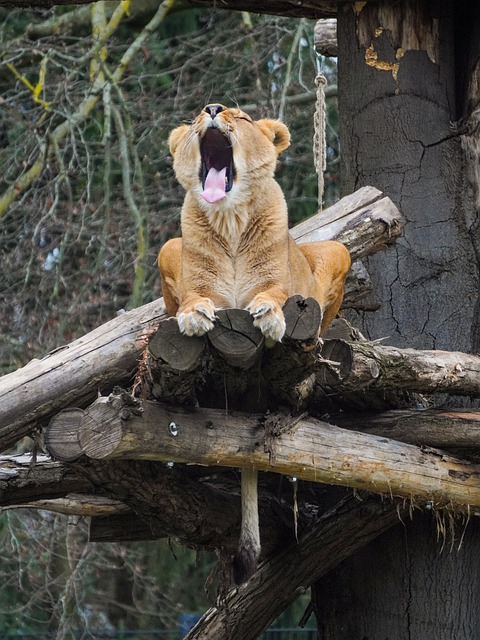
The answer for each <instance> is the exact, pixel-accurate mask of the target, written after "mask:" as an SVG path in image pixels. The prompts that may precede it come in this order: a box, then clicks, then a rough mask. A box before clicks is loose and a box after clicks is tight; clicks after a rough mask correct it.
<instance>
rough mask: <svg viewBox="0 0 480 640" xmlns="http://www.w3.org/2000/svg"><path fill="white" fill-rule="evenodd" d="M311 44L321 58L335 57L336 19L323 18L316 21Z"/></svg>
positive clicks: (336, 46)
mask: <svg viewBox="0 0 480 640" xmlns="http://www.w3.org/2000/svg"><path fill="white" fill-rule="evenodd" d="M313 44H314V46H315V49H316V50H317V51H318V53H321V54H322V55H323V56H328V57H334V58H336V57H337V54H338V43H337V19H336V18H323V19H320V20H317V22H316V23H315V27H314V28H313Z"/></svg>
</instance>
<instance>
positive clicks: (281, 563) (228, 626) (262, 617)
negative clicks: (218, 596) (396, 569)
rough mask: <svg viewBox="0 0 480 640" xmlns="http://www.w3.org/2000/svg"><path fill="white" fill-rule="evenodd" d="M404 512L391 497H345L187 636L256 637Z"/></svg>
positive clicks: (198, 639) (217, 639)
mask: <svg viewBox="0 0 480 640" xmlns="http://www.w3.org/2000/svg"><path fill="white" fill-rule="evenodd" d="M404 515H405V508H404V507H402V506H401V505H395V504H393V503H391V502H388V503H386V504H382V503H380V502H379V501H378V500H374V499H372V498H370V499H365V500H364V501H359V500H356V499H355V498H352V497H350V498H348V499H346V500H343V501H341V502H340V503H339V504H338V505H337V506H336V507H334V508H332V509H331V510H330V511H328V512H327V513H325V514H324V515H322V516H321V517H320V518H319V519H318V521H317V522H316V523H315V525H314V526H312V528H311V529H310V530H309V531H308V532H306V533H305V535H304V536H302V537H301V538H300V540H299V541H298V543H296V544H294V545H292V546H291V547H289V548H287V549H285V550H284V551H282V552H280V553H278V554H276V555H275V556H274V557H272V559H271V560H268V561H267V562H265V563H263V564H262V565H260V567H259V568H258V570H257V571H256V573H255V574H254V575H253V576H252V578H251V579H250V580H249V581H248V582H247V583H246V584H245V585H243V586H242V587H241V588H239V589H233V590H232V591H230V592H229V593H228V594H227V596H226V597H225V599H224V600H222V603H221V604H220V605H218V606H215V607H212V608H211V609H210V610H209V611H207V613H206V614H205V615H204V616H203V617H202V618H201V620H200V621H199V622H198V623H197V624H196V625H195V627H194V628H193V629H192V630H191V631H190V632H189V633H188V634H187V636H186V637H185V640H238V639H239V638H241V639H242V640H255V638H258V637H259V636H260V635H261V633H262V632H263V631H264V630H265V629H266V628H267V627H268V626H270V624H271V623H272V621H273V620H275V618H277V616H278V615H279V614H280V613H282V611H284V610H285V608H286V607H287V606H288V605H289V604H290V603H291V602H293V601H294V600H296V599H297V598H298V596H299V595H301V594H302V593H304V592H305V590H306V589H307V588H308V587H309V586H310V585H311V584H313V583H314V582H315V581H316V580H318V579H319V578H320V577H321V576H323V575H325V574H326V573H327V572H328V571H330V570H331V569H333V568H334V567H335V566H337V565H338V564H339V563H340V562H342V561H343V560H345V559H346V558H347V557H349V556H351V555H353V554H354V553H355V552H357V551H359V550H360V549H361V548H362V547H364V546H365V545H367V544H368V543H369V542H371V541H372V540H374V539H375V538H376V537H377V536H379V535H380V534H381V533H383V532H385V531H387V530H388V529H389V528H390V527H392V526H394V525H395V524H397V523H398V522H400V519H401V518H402V516H404Z"/></svg>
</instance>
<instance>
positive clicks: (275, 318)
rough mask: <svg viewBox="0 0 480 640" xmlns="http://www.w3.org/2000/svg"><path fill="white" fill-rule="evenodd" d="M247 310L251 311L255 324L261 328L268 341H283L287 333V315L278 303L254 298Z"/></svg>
mask: <svg viewBox="0 0 480 640" xmlns="http://www.w3.org/2000/svg"><path fill="white" fill-rule="evenodd" d="M247 311H249V312H250V313H251V315H252V316H253V324H254V325H255V326H256V327H258V328H259V329H260V331H261V332H262V333H263V335H264V336H265V338H266V339H267V341H272V342H280V341H281V339H282V338H283V336H284V334H285V317H284V315H283V312H282V310H281V308H280V307H279V306H278V305H277V304H275V303H274V302H273V301H270V300H256V298H254V299H253V300H252V302H251V303H250V304H249V305H248V307H247Z"/></svg>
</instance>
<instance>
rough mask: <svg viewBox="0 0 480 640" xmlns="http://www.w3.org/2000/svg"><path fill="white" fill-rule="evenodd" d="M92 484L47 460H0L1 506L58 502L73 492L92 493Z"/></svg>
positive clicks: (26, 457) (39, 457)
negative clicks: (45, 500) (51, 500)
mask: <svg viewBox="0 0 480 640" xmlns="http://www.w3.org/2000/svg"><path fill="white" fill-rule="evenodd" d="M91 489H92V485H91V483H90V482H89V481H88V480H86V479H85V478H83V477H82V476H81V475H78V473H76V472H75V471H74V470H73V469H71V468H69V467H65V466H63V465H61V464H60V463H59V462H54V461H53V460H51V459H50V458H49V457H48V456H38V458H37V460H36V462H35V464H34V463H33V462H32V457H31V455H13V456H0V505H1V506H2V507H6V506H9V505H21V504H24V503H29V502H32V501H35V500H40V499H55V498H60V497H63V496H65V495H67V494H68V493H71V492H72V491H85V492H88V491H91Z"/></svg>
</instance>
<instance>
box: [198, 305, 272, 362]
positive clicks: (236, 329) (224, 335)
mask: <svg viewBox="0 0 480 640" xmlns="http://www.w3.org/2000/svg"><path fill="white" fill-rule="evenodd" d="M216 315H217V318H216V320H215V325H214V327H213V329H212V330H211V331H209V332H208V342H209V343H210V345H211V346H212V347H213V348H214V350H215V351H216V352H217V353H218V354H220V355H221V357H222V358H223V359H224V360H226V362H228V364H230V365H231V366H233V367H240V368H241V369H250V368H251V367H252V366H253V365H254V364H255V362H258V360H259V359H260V356H261V353H262V351H263V346H264V342H265V341H264V338H263V335H262V332H261V331H260V329H258V328H257V327H254V326H253V322H252V316H251V315H250V313H249V312H248V311H246V310H245V309H225V310H222V311H218V312H217V314H216Z"/></svg>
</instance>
